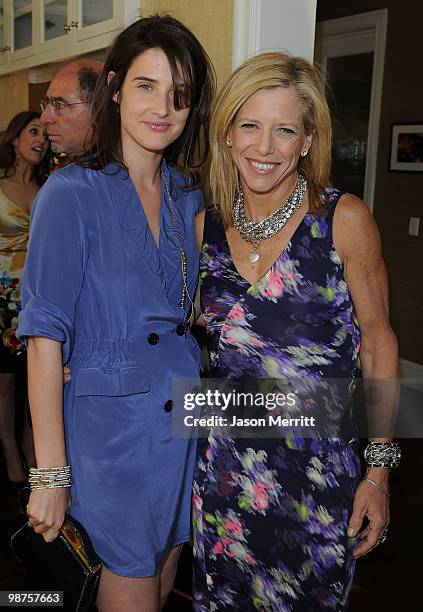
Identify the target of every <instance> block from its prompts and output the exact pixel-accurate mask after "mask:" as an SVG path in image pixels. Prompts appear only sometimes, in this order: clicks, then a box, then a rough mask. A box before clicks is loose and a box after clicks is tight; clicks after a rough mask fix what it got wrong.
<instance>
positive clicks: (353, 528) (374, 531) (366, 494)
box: [348, 480, 389, 559]
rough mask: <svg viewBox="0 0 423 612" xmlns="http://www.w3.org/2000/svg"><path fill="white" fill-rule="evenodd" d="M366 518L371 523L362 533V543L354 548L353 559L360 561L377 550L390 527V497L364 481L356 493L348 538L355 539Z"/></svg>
mask: <svg viewBox="0 0 423 612" xmlns="http://www.w3.org/2000/svg"><path fill="white" fill-rule="evenodd" d="M364 517H366V518H367V520H368V521H369V523H368V525H367V526H366V528H365V529H363V531H362V532H361V533H360V537H361V542H360V543H359V544H358V545H357V546H356V547H355V548H354V550H353V553H352V554H353V557H354V559H358V558H359V557H362V556H363V555H366V554H367V553H368V552H370V551H371V550H373V549H374V548H376V546H378V544H380V541H379V540H380V538H381V536H382V534H383V532H384V530H385V529H386V528H387V527H388V525H389V497H388V496H387V495H384V493H382V492H381V491H379V490H378V489H377V488H376V487H375V486H374V485H372V484H370V483H369V482H366V481H365V480H363V481H362V482H361V483H360V484H359V486H358V489H357V491H356V494H355V498H354V504H353V512H352V515H351V518H350V521H349V523H348V536H349V537H350V538H352V537H355V536H356V535H357V534H358V533H359V532H360V529H361V527H362V525H363V519H364Z"/></svg>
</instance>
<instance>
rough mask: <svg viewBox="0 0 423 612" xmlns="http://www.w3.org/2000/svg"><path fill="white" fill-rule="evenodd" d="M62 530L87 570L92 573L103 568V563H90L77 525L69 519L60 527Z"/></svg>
mask: <svg viewBox="0 0 423 612" xmlns="http://www.w3.org/2000/svg"><path fill="white" fill-rule="evenodd" d="M60 532H61V534H62V535H63V537H64V538H65V540H66V541H67V543H68V544H69V546H70V547H71V548H72V550H73V551H74V552H75V553H76V554H77V555H78V557H79V558H80V559H81V561H82V563H83V564H84V565H85V567H86V568H87V570H88V571H89V572H90V573H92V574H95V573H96V572H98V570H99V569H100V568H101V563H98V564H96V565H92V564H91V563H90V560H89V559H88V557H87V553H86V552H85V548H84V545H83V543H82V541H81V538H80V535H79V533H78V531H77V530H76V529H75V527H74V526H73V525H71V524H70V523H69V522H68V521H65V522H64V523H63V525H62V527H61V529H60Z"/></svg>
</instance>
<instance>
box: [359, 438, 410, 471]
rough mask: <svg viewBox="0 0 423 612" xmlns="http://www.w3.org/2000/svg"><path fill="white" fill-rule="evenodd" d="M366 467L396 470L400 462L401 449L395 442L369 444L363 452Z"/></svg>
mask: <svg viewBox="0 0 423 612" xmlns="http://www.w3.org/2000/svg"><path fill="white" fill-rule="evenodd" d="M364 459H365V460H366V463H367V466H368V467H382V468H396V467H398V466H399V464H400V460H401V448H400V445H399V444H398V443H397V442H369V443H368V445H367V446H366V450H365V451H364Z"/></svg>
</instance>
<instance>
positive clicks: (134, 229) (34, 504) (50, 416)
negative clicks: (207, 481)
mask: <svg viewBox="0 0 423 612" xmlns="http://www.w3.org/2000/svg"><path fill="white" fill-rule="evenodd" d="M213 91H214V77H213V71H212V67H211V65H210V63H209V60H208V58H207V56H206V54H205V52H204V50H203V49H202V47H201V45H200V43H199V42H198V41H197V39H196V38H195V37H194V36H193V34H192V33H191V32H190V31H189V30H187V28H185V26H183V24H181V23H180V22H179V21H177V20H175V19H172V18H171V17H151V18H147V19H141V20H139V21H137V22H135V23H134V24H133V25H131V26H130V27H129V28H127V29H126V30H124V31H123V32H122V33H121V34H120V35H119V36H118V37H117V39H116V41H115V43H114V45H113V47H112V49H111V51H110V53H109V55H108V58H107V60H106V64H105V67H104V70H103V72H102V75H101V77H100V80H99V84H98V92H97V96H98V97H96V100H95V117H94V136H93V138H94V143H95V146H94V149H93V152H92V154H89V155H88V154H87V155H86V156H85V157H84V158H83V159H82V160H80V164H79V165H75V164H69V165H68V166H66V167H65V168H63V169H60V170H58V171H57V172H55V173H54V174H53V175H52V176H51V177H50V179H49V181H48V182H47V184H46V186H45V188H44V189H43V193H42V194H40V197H39V199H38V201H37V205H36V208H35V214H34V218H33V224H32V229H31V239H30V247H29V254H28V260H27V266H26V268H25V282H24V287H25V307H24V309H23V311H22V314H21V319H20V324H19V333H20V334H21V336H26V337H29V342H28V353H29V392H30V405H31V414H32V419H33V426H34V438H35V448H36V458H37V466H38V468H48V474H49V478H51V480H52V482H53V484H54V485H58V486H57V487H56V488H52V489H41V490H33V491H32V493H31V498H30V501H29V506H28V515H29V521H30V524H31V525H33V527H34V529H35V531H36V532H38V533H42V534H43V536H44V538H45V539H46V540H47V541H51V540H53V539H54V538H55V537H56V536H57V534H58V530H59V528H60V526H61V525H62V523H63V519H64V515H65V512H66V510H67V509H68V508H69V506H70V504H71V506H70V512H71V514H72V516H74V517H75V518H76V519H77V520H80V522H81V523H82V524H83V526H84V527H85V529H86V530H87V532H88V534H89V535H90V537H91V539H92V542H93V545H94V548H95V550H96V552H97V553H98V555H99V556H100V558H101V559H102V560H103V563H104V566H103V570H102V575H101V579H100V586H99V594H98V600H97V606H98V608H99V610H100V611H101V612H103V611H106V610H107V612H114V611H116V612H121V611H122V610H125V611H128V612H131V611H134V612H135V611H138V610H140V608H142V610H143V612H151V611H155V612H156V611H157V610H159V609H160V606H161V605H162V604H163V602H164V601H165V599H166V597H167V595H168V593H169V591H170V589H171V588H172V584H173V581H174V576H175V572H176V565H177V560H178V556H179V553H180V549H181V544H182V543H183V542H184V541H186V540H188V539H189V538H190V500H191V487H192V474H193V468H194V459H195V441H194V440H190V439H173V438H172V434H171V421H172V414H171V413H172V409H173V403H172V382H173V380H174V379H178V378H185V377H187V378H192V377H197V375H198V372H199V368H200V351H199V347H198V345H197V343H196V341H195V340H194V339H193V337H192V336H191V334H190V330H189V325H188V319H189V314H190V310H191V298H190V296H192V295H193V294H194V291H195V287H196V284H197V279H198V263H199V262H198V253H197V249H196V242H195V231H194V217H195V214H196V213H197V212H198V210H199V209H200V208H201V207H202V196H201V192H200V191H199V190H197V189H193V188H189V182H190V181H189V180H188V179H187V177H185V176H184V175H183V174H182V173H181V172H180V171H178V170H176V169H174V166H178V167H179V168H181V170H183V171H185V172H188V171H190V170H191V169H192V168H193V167H195V165H196V164H197V163H198V162H199V161H201V160H202V158H203V157H204V156H205V155H206V154H207V151H208V118H209V106H210V102H211V98H212V95H213ZM198 153H199V156H198ZM57 252H60V254H61V256H60V259H59V260H58V259H57V257H56V253H57ZM62 363H69V365H70V367H71V370H72V380H71V383H70V384H69V385H67V386H66V388H65V400H64V412H63V401H62V395H63V388H62ZM63 421H64V423H63ZM65 436H66V443H65ZM68 462H69V464H70V466H71V469H72V479H73V486H72V489H71V492H70V493H71V497H70V496H69V494H68V489H67V488H66V485H67V484H70V476H69V471H70V468H69V467H67V464H68ZM40 474H42V472H40V471H37V470H36V471H35V472H34V474H33V478H34V480H35V481H37V479H38V477H39V475H40ZM63 485H65V486H63Z"/></svg>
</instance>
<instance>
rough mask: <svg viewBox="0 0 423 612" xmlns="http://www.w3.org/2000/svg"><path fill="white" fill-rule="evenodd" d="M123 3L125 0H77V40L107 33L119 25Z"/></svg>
mask: <svg viewBox="0 0 423 612" xmlns="http://www.w3.org/2000/svg"><path fill="white" fill-rule="evenodd" d="M121 3H122V4H123V0H121V2H120V1H119V0H101V2H98V0H76V2H75V4H77V5H78V7H77V9H78V10H77V11H76V12H75V14H76V15H77V22H78V27H77V29H76V40H78V41H79V40H85V39H87V38H92V37H93V36H98V35H100V34H106V33H107V32H111V31H112V30H114V29H116V28H117V27H119V25H120V8H121V7H120V4H121Z"/></svg>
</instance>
